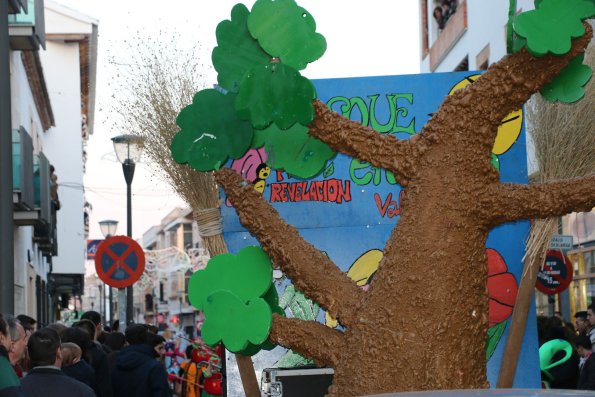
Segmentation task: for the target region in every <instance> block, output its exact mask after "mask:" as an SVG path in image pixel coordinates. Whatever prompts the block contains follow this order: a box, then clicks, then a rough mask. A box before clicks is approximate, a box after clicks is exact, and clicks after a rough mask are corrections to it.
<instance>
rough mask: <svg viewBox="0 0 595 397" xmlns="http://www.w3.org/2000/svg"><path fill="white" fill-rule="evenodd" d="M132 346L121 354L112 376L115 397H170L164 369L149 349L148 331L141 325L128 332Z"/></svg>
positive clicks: (128, 338) (131, 328)
mask: <svg viewBox="0 0 595 397" xmlns="http://www.w3.org/2000/svg"><path fill="white" fill-rule="evenodd" d="M125 335H126V341H127V342H128V344H129V346H126V347H124V348H122V350H120V353H119V354H118V356H117V357H116V367H115V368H114V370H113V372H112V385H113V390H114V397H170V396H171V395H172V393H171V390H170V388H169V384H168V382H167V374H166V372H165V368H164V367H163V365H161V364H160V363H159V362H158V361H157V360H155V358H156V357H157V354H156V352H155V350H154V349H153V347H152V346H150V345H149V337H148V329H147V327H145V326H144V325H141V324H133V325H130V326H128V327H127V328H126V332H125Z"/></svg>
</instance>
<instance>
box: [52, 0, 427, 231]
mask: <svg viewBox="0 0 595 397" xmlns="http://www.w3.org/2000/svg"><path fill="white" fill-rule="evenodd" d="M54 1H55V2H57V3H60V4H63V5H65V6H68V7H70V8H72V9H74V10H77V11H79V12H81V13H83V14H86V15H88V16H90V17H92V18H95V19H97V20H98V21H99V55H98V73H97V97H96V107H95V109H96V113H95V126H94V134H93V136H91V138H90V139H89V145H88V162H87V172H86V175H85V188H86V197H87V200H88V201H89V202H90V203H91V204H92V205H93V212H92V215H91V218H90V238H102V235H101V232H100V230H99V226H98V224H97V222H99V221H100V220H103V219H116V220H118V221H119V222H120V224H119V226H118V233H117V234H126V184H125V182H124V176H123V173H122V168H121V165H120V164H119V163H116V162H115V156H114V154H113V147H112V143H111V141H110V138H111V137H113V136H116V135H120V134H126V133H129V131H111V130H110V127H109V118H110V114H109V111H108V109H109V103H110V98H111V95H112V92H111V88H110V87H109V86H108V80H109V73H110V72H113V70H111V71H110V68H113V66H109V65H108V63H107V58H108V55H110V54H113V53H114V52H117V50H118V48H120V47H121V48H128V45H126V44H124V43H123V41H124V40H125V39H129V38H132V37H135V36H136V32H137V31H140V32H141V34H143V35H144V34H146V36H156V35H157V34H158V32H159V30H160V29H161V30H163V29H165V30H169V31H172V29H174V30H175V31H176V32H177V33H179V34H180V40H184V41H185V40H187V42H188V46H192V45H193V44H194V43H196V42H199V43H200V44H199V45H200V48H201V49H200V50H199V52H197V57H200V59H201V61H202V62H201V63H203V64H209V65H210V64H211V62H210V54H211V51H212V49H213V47H215V46H216V41H215V28H216V26H217V24H218V23H219V22H221V21H222V20H224V19H229V18H230V12H231V8H232V7H233V5H235V4H236V3H238V1H229V0H211V1H202V0H177V1H173V2H165V1H156V0H124V1H121V0H54ZM253 3H254V1H245V2H244V4H246V6H248V8H249V9H250V8H251V7H252V4H253ZM297 3H298V4H299V5H301V6H302V7H304V8H305V9H307V10H308V11H309V12H310V13H311V14H312V16H313V17H314V19H315V21H316V24H317V31H318V32H319V33H321V34H322V35H324V36H325V38H326V41H327V51H326V53H325V54H324V55H323V57H322V58H321V59H319V60H318V61H316V62H314V63H312V64H311V65H309V66H308V68H307V69H306V70H305V71H304V72H303V74H304V75H305V76H307V77H309V78H311V79H314V78H326V77H356V76H358V77H359V76H379V75H397V74H410V73H418V72H419V63H420V55H419V54H420V50H419V47H420V45H419V35H420V34H419V9H418V8H419V2H418V1H417V0H367V1H351V0H350V1H345V0H343V1H340V0H302V1H297ZM206 73H207V76H208V77H207V79H208V78H210V79H212V83H215V82H216V75H215V74H214V72H212V71H206ZM209 76H210V77H209ZM132 193H133V198H132V209H133V219H132V224H133V237H134V238H140V237H142V234H143V233H144V232H145V231H147V229H149V228H150V227H151V226H152V225H156V224H159V222H160V220H161V219H162V218H163V217H164V216H165V215H167V213H168V212H169V211H171V210H172V209H173V208H174V207H175V206H178V205H179V206H183V205H184V203H183V201H182V200H181V199H179V198H177V197H176V196H175V195H174V194H173V193H171V192H170V190H169V188H168V186H167V185H166V184H165V183H163V182H160V181H159V179H158V178H155V177H154V176H152V175H151V172H150V171H149V170H148V167H147V166H146V165H143V164H140V165H138V166H137V170H136V173H135V177H134V181H133V184H132Z"/></svg>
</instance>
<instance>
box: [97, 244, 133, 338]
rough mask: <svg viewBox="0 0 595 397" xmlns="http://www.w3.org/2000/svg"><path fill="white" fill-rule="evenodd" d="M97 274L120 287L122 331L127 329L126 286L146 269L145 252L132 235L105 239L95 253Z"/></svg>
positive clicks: (130, 284) (107, 282) (108, 282)
mask: <svg viewBox="0 0 595 397" xmlns="http://www.w3.org/2000/svg"><path fill="white" fill-rule="evenodd" d="M95 271H96V272H97V276H99V278H100V279H101V280H102V281H103V282H104V283H106V284H107V285H109V286H110V287H114V288H118V318H119V319H120V331H121V332H124V331H125V330H126V287H130V286H132V285H133V284H134V283H135V282H136V281H138V279H139V278H140V276H141V275H142V274H143V272H144V271H145V253H144V251H143V249H142V247H141V246H140V245H139V244H138V243H137V242H136V241H134V240H133V239H131V238H130V237H125V236H114V237H109V238H107V239H105V241H103V242H102V243H101V244H100V245H99V247H98V248H97V253H96V254H95Z"/></svg>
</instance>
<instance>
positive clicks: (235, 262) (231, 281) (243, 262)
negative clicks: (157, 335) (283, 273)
mask: <svg viewBox="0 0 595 397" xmlns="http://www.w3.org/2000/svg"><path fill="white" fill-rule="evenodd" d="M272 277H273V267H272V265H271V260H270V258H269V256H268V255H267V254H266V253H265V252H264V251H263V250H262V248H260V247H246V248H243V249H242V250H240V252H238V254H237V255H233V254H221V255H217V256H214V257H213V258H211V260H209V263H208V264H207V267H206V268H205V269H204V270H199V271H197V272H196V273H194V274H193V275H192V277H191V278H190V282H189V285H188V299H189V300H190V303H191V304H192V306H194V307H195V308H197V309H198V310H204V305H205V302H206V300H207V298H208V297H209V296H210V295H211V294H212V293H214V292H215V291H218V290H225V291H230V292H231V293H232V294H233V295H235V296H237V297H238V298H239V299H241V300H242V302H244V303H246V302H248V301H249V300H252V299H255V298H260V297H263V296H265V295H266V294H267V292H269V289H270V288H271V284H272Z"/></svg>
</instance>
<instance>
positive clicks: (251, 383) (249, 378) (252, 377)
mask: <svg viewBox="0 0 595 397" xmlns="http://www.w3.org/2000/svg"><path fill="white" fill-rule="evenodd" d="M236 362H237V363H238V370H239V371H240V378H241V379H242V385H243V386H244V393H246V397H260V388H259V387H258V380H257V379H256V372H255V371H254V364H253V363H252V358H251V357H250V356H243V355H241V354H236Z"/></svg>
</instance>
